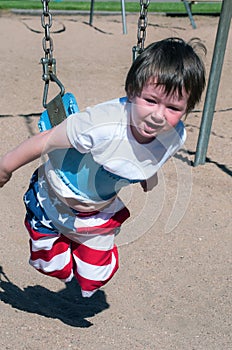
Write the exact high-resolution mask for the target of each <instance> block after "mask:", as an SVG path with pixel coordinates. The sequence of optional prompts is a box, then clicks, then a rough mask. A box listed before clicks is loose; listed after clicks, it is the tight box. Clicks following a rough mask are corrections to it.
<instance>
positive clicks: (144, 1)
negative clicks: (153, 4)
mask: <svg viewBox="0 0 232 350" xmlns="http://www.w3.org/2000/svg"><path fill="white" fill-rule="evenodd" d="M149 3H150V0H140V16H139V19H138V32H137V40H138V41H137V46H134V47H133V49H132V51H133V61H134V60H135V59H136V57H137V56H138V55H139V54H141V53H142V52H143V50H144V42H145V39H146V29H147V11H148V6H149Z"/></svg>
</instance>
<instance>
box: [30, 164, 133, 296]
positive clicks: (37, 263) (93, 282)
mask: <svg viewBox="0 0 232 350" xmlns="http://www.w3.org/2000/svg"><path fill="white" fill-rule="evenodd" d="M24 203H25V206H26V217H25V226H26V228H27V230H28V232H29V235H30V241H29V242H30V260H29V263H30V265H32V266H33V267H34V268H35V269H36V270H38V271H40V272H41V273H43V274H45V275H48V276H52V277H56V278H59V279H60V280H62V281H64V282H69V281H71V279H72V278H73V277H74V276H75V277H76V279H77V281H78V283H79V285H80V287H81V291H82V296H83V297H90V296H91V295H92V294H93V293H94V292H95V291H96V290H98V289H99V288H100V287H102V286H103V285H104V284H106V283H107V282H108V281H109V280H110V279H111V278H112V277H113V275H114V274H115V272H116V271H117V270H118V265H119V264H118V250H117V247H116V245H115V243H114V238H115V235H116V234H118V232H119V231H120V226H121V224H122V223H123V222H124V221H125V220H126V219H127V218H128V217H129V216H130V213H129V210H128V209H127V208H126V207H125V206H124V204H123V203H122V202H121V201H120V200H119V199H118V198H116V200H115V201H114V202H112V204H110V206H109V207H107V208H106V209H103V211H101V212H90V213H83V212H82V213H81V212H76V211H75V210H73V209H72V208H69V207H68V206H66V205H65V204H64V203H63V202H61V201H60V200H59V199H58V198H57V197H56V196H55V194H54V192H53V191H52V189H51V188H50V187H49V185H48V183H47V181H46V178H45V175H44V171H43V166H41V167H40V168H39V169H37V170H36V171H35V172H34V174H33V176H32V178H31V181H30V185H29V188H28V190H27V192H26V193H25V195H24Z"/></svg>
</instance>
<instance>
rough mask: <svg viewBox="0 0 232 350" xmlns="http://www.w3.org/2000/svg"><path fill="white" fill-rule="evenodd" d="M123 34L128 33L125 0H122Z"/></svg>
mask: <svg viewBox="0 0 232 350" xmlns="http://www.w3.org/2000/svg"><path fill="white" fill-rule="evenodd" d="M121 8H122V25H123V34H127V27H126V11H125V0H121Z"/></svg>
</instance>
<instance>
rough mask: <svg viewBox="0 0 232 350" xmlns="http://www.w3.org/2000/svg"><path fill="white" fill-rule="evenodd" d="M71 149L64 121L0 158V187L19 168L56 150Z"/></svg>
mask: <svg viewBox="0 0 232 350" xmlns="http://www.w3.org/2000/svg"><path fill="white" fill-rule="evenodd" d="M70 147H72V146H71V144H70V142H69V140H68V137H67V134H66V120H65V121H64V122H63V123H61V124H60V125H58V126H56V127H54V128H53V129H50V130H47V131H44V132H41V133H39V134H37V135H35V136H32V137H31V138H29V139H27V140H25V141H23V142H22V143H21V144H19V145H18V146H17V147H15V148H14V149H12V150H11V151H9V152H8V153H6V154H5V155H4V156H3V157H2V158H0V187H3V186H4V185H5V183H6V182H8V181H9V180H10V178H11V175H12V173H13V172H14V171H15V170H17V169H18V168H20V167H21V166H23V165H25V164H28V163H30V162H32V161H33V160H35V159H37V158H39V157H40V156H41V155H43V154H46V153H48V152H50V151H52V150H53V149H56V148H70Z"/></svg>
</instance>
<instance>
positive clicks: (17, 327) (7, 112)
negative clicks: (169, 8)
mask: <svg viewBox="0 0 232 350" xmlns="http://www.w3.org/2000/svg"><path fill="white" fill-rule="evenodd" d="M137 20H138V16H137V15H130V16H127V29H128V34H127V35H123V34H122V23H121V17H120V16H107V17H106V16H95V17H94V23H93V25H94V27H90V26H89V25H88V24H87V23H86V22H88V17H85V16H75V17H74V16H56V18H54V20H53V26H52V31H54V33H52V37H53V40H54V57H55V58H56V59H57V75H58V77H59V78H60V80H61V81H62V82H63V84H64V86H65V87H66V90H67V91H71V92H72V93H73V94H74V95H75V96H76V97H77V100H78V103H79V105H80V108H81V109H83V108H84V107H86V106H88V105H93V104H95V103H98V102H102V101H105V100H107V99H111V98H114V97H118V96H122V95H124V79H125V74H126V72H127V70H128V68H129V66H130V64H131V60H132V54H131V51H132V46H134V45H135V44H136V40H137ZM195 21H196V24H197V29H195V30H194V29H192V27H191V25H190V23H189V19H188V18H187V17H182V18H178V17H175V18H172V17H166V16H161V15H159V16H158V15H155V14H150V15H149V26H148V30H147V39H146V45H147V44H149V43H150V42H152V41H155V40H159V39H162V38H165V37H167V36H180V37H183V38H184V39H186V40H187V39H190V38H192V37H199V38H201V39H202V40H203V42H204V43H205V45H206V46H207V49H208V55H207V57H206V60H205V62H206V68H207V79H208V74H209V68H210V63H211V59H212V53H213V48H214V42H215V37H216V32H217V26H218V17H197V16H196V17H195ZM62 28H65V30H64V31H62V32H61V33H55V32H56V31H59V30H60V29H61V30H62ZM42 30H43V29H42V27H41V24H40V18H39V17H38V16H28V15H12V14H6V13H1V15H0V42H1V46H0V57H1V60H0V77H1V85H0V106H1V111H0V123H1V150H0V154H3V153H4V152H5V151H6V150H8V149H9V148H11V147H13V146H15V145H17V144H18V143H19V142H20V141H22V140H24V139H25V138H27V137H30V136H31V135H33V134H35V133H37V132H38V130H37V121H38V115H39V113H41V112H42V110H43V107H42V94H43V85H44V83H43V81H42V79H41V75H42V67H41V65H40V64H39V62H40V58H41V57H43V56H44V53H43V49H42V43H41V41H42V37H43V36H44V33H43V31H42ZM37 32H38V33H37ZM231 34H232V33H231V31H230V34H229V38H228V43H227V50H226V53H225V58H224V65H223V70H222V76H221V81H220V86H219V91H218V98H217V103H216V112H215V114H214V120H213V126H212V131H211V136H210V142H209V147H208V153H207V161H206V164H205V165H201V166H198V167H193V166H192V165H191V163H192V161H193V160H194V156H195V151H196V145H197V139H198V133H199V127H200V122H201V116H202V108H203V102H204V98H203V100H202V102H201V104H200V105H199V106H198V107H197V109H196V111H194V112H193V113H191V114H190V115H189V116H188V118H187V120H186V127H187V132H188V139H187V142H186V145H185V147H184V148H183V149H182V150H181V151H180V152H179V153H178V155H177V156H176V157H175V158H174V159H173V160H172V161H170V162H169V163H167V164H166V165H165V166H164V168H163V170H162V171H161V172H160V174H159V178H160V183H159V185H158V187H157V188H155V189H154V190H153V191H152V192H151V193H150V194H149V195H145V194H144V193H142V192H141V190H140V189H139V188H138V187H136V186H134V187H132V189H131V190H130V191H129V192H125V193H122V197H123V199H124V200H125V201H127V204H128V206H129V208H130V210H131V215H132V216H131V219H130V220H129V222H128V223H127V224H126V225H125V226H124V227H123V229H122V231H121V233H120V235H119V236H118V238H117V241H118V244H119V254H120V269H119V271H118V273H117V274H116V275H115V277H114V278H113V279H112V280H111V281H110V282H109V283H108V284H107V285H106V286H105V287H104V288H103V289H102V290H101V291H99V292H98V293H96V294H95V296H93V298H91V299H90V300H85V299H82V298H81V297H80V291H79V288H78V286H77V285H76V283H75V282H73V283H71V284H69V285H65V284H63V283H61V282H60V281H58V280H55V279H53V278H49V277H46V276H43V275H41V274H39V273H38V272H36V271H35V270H33V269H32V268H31V267H30V266H29V265H28V257H29V249H28V235H27V232H26V230H25V228H24V225H23V219H24V206H23V202H22V196H23V193H24V192H25V190H26V188H27V185H28V181H29V178H30V176H31V173H32V172H33V170H34V169H35V167H36V166H37V165H38V164H39V162H38V161H35V162H34V163H33V164H30V165H27V166H25V167H23V168H22V169H20V170H18V171H17V172H16V173H15V174H14V175H13V177H12V180H11V181H10V182H9V183H8V184H7V185H6V186H5V187H4V188H3V189H1V194H0V204H1V211H0V223H1V229H0V239H1V245H0V266H1V280H0V322H1V323H0V324H1V325H0V345H1V349H2V350H6V349H16V350H26V349H28V350H29V349H30V350H32V349H33V350H42V349H49V350H58V349H65V350H67V349H75V350H81V349H85V350H91V349H95V350H109V349H114V350H119V349H120V350H131V349H133V350H134V349H139V350H141V349H145V350H171V349H177V350H229V349H232V333H231V327H232V316H231V310H232V277H231V272H232V271H231V270H232V268H231V263H232V255H231V250H232V239H231V208H232V205H231V194H232V193H231V171H232V163H231V125H232V120H231V119H232V112H231V107H232V89H231V65H232V56H231V49H232V38H231ZM53 88H54V87H53V86H51V89H50V90H49V93H50V92H51V93H52V92H53ZM54 90H55V89H54Z"/></svg>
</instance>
